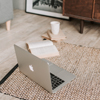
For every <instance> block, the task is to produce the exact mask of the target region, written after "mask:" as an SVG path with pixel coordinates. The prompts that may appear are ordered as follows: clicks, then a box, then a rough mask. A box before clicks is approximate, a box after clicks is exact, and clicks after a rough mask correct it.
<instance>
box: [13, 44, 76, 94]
mask: <svg viewBox="0 0 100 100" xmlns="http://www.w3.org/2000/svg"><path fill="white" fill-rule="evenodd" d="M14 47H15V52H16V57H17V61H18V65H19V70H20V71H21V72H22V73H23V74H25V75H26V76H27V77H29V78H30V79H31V80H33V81H34V82H36V83H38V84H39V85H40V86H42V87H43V88H45V89H46V90H47V91H49V92H50V93H55V92H56V91H58V90H59V89H61V88H62V87H63V86H64V85H66V84H67V83H69V82H70V81H71V80H73V79H74V78H75V76H74V75H73V74H72V73H69V72H68V71H66V70H64V69H62V68H60V67H58V66H57V65H55V64H53V63H52V62H50V61H48V60H46V59H40V58H38V57H36V56H35V55H33V54H31V53H29V52H28V51H26V50H24V49H22V48H20V47H18V46H17V45H14Z"/></svg>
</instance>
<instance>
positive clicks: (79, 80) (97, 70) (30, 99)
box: [0, 43, 100, 100]
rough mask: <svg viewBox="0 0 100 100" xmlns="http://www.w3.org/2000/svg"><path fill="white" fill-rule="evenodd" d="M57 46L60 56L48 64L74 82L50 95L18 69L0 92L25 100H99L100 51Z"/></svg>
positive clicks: (66, 45)
mask: <svg viewBox="0 0 100 100" xmlns="http://www.w3.org/2000/svg"><path fill="white" fill-rule="evenodd" d="M56 46H57V48H58V50H59V52H60V56H59V57H53V58H48V60H50V61H52V62H54V63H55V64H57V65H58V66H59V67H62V68H64V69H65V70H67V71H69V72H71V73H73V74H75V75H76V79H74V80H73V81H71V82H70V83H68V84H66V86H64V87H63V88H62V89H60V90H59V91H58V92H57V93H54V94H50V93H48V92H47V91H46V90H45V89H43V88H42V87H41V86H39V85H38V84H36V83H35V82H33V81H31V80H30V79H29V78H27V77H26V76H24V75H23V74H22V73H20V72H19V69H18V68H17V69H16V70H15V71H14V73H12V75H11V76H10V77H9V78H8V79H7V80H6V81H5V82H4V83H3V84H2V85H1V86H0V92H2V93H5V94H8V95H11V96H14V97H18V98H23V99H26V100H100V50H99V49H95V48H86V47H79V46H75V45H70V44H66V43H61V44H56Z"/></svg>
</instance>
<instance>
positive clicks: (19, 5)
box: [13, 0, 25, 10]
mask: <svg viewBox="0 0 100 100" xmlns="http://www.w3.org/2000/svg"><path fill="white" fill-rule="evenodd" d="M13 6H14V9H21V10H25V0H13Z"/></svg>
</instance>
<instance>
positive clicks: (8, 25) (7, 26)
mask: <svg viewBox="0 0 100 100" xmlns="http://www.w3.org/2000/svg"><path fill="white" fill-rule="evenodd" d="M10 23H11V21H10V20H9V21H7V22H6V29H7V31H9V30H10Z"/></svg>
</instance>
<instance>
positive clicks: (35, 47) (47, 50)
mask: <svg viewBox="0 0 100 100" xmlns="http://www.w3.org/2000/svg"><path fill="white" fill-rule="evenodd" d="M26 46H27V48H28V51H29V52H30V53H32V54H34V55H35V56H37V57H39V58H47V57H54V56H59V52H58V50H57V48H56V46H55V45H53V42H52V41H50V40H44V41H40V42H35V43H26Z"/></svg>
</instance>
